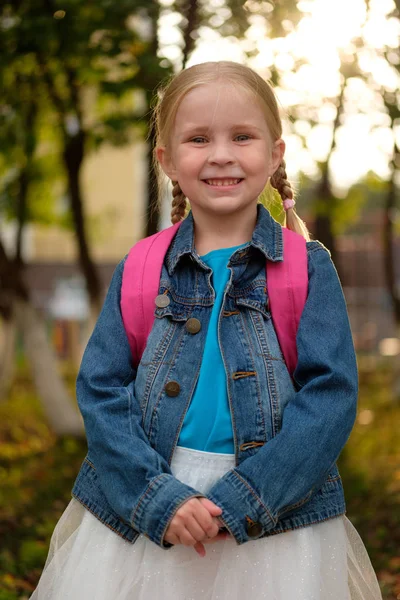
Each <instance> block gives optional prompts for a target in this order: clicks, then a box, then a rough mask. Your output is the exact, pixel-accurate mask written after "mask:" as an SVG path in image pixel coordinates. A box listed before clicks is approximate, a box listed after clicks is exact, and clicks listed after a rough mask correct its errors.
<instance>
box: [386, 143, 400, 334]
mask: <svg viewBox="0 0 400 600" xmlns="http://www.w3.org/2000/svg"><path fill="white" fill-rule="evenodd" d="M396 160H399V161H400V153H399V155H398V157H397V159H396V157H395V159H394V160H393V172H392V178H391V180H390V182H389V190H388V193H387V195H386V200H385V212H384V225H383V248H384V263H385V275H386V285H387V290H388V292H389V295H390V298H391V300H392V304H393V313H394V319H395V322H396V327H397V328H398V329H400V294H399V291H398V288H397V282H396V270H395V253H394V227H393V213H394V210H395V207H396V193H397V189H396V184H395V176H396V169H395V167H394V165H395V164H396Z"/></svg>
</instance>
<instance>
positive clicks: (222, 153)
mask: <svg viewBox="0 0 400 600" xmlns="http://www.w3.org/2000/svg"><path fill="white" fill-rule="evenodd" d="M234 161H235V156H234V153H233V151H232V148H231V147H230V145H229V144H227V143H225V142H220V143H214V144H211V145H210V153H209V155H208V162H209V163H211V164H212V163H214V164H229V163H232V162H234Z"/></svg>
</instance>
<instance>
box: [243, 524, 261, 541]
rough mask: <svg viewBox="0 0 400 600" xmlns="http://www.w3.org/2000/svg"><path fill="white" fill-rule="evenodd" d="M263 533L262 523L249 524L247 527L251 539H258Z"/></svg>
mask: <svg viewBox="0 0 400 600" xmlns="http://www.w3.org/2000/svg"><path fill="white" fill-rule="evenodd" d="M262 531H263V530H262V526H261V523H258V522H256V523H249V524H248V525H247V535H248V536H249V537H250V538H256V537H258V536H259V535H261V534H262Z"/></svg>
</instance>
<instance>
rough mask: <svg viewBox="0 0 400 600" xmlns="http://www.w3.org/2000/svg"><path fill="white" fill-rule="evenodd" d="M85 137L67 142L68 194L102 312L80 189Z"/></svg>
mask: <svg viewBox="0 0 400 600" xmlns="http://www.w3.org/2000/svg"><path fill="white" fill-rule="evenodd" d="M84 145H85V135H84V132H83V131H82V130H80V131H79V132H78V134H77V135H75V136H73V137H69V138H67V139H66V142H65V150H64V163H65V167H66V170H67V176H68V192H69V198H70V204H71V211H72V217H73V221H74V229H75V235H76V239H77V242H78V249H79V265H80V268H81V270H82V273H83V275H84V277H85V280H86V286H87V290H88V294H89V298H90V305H91V308H92V311H94V312H95V313H96V314H98V313H99V312H100V309H101V305H102V302H103V298H102V287H101V282H100V277H99V274H98V271H97V268H96V265H95V263H94V262H93V260H92V257H91V254H90V250H89V244H88V241H87V232H86V227H85V215H84V209H83V201H82V193H81V187H80V181H79V176H80V170H81V166H82V162H83V156H84Z"/></svg>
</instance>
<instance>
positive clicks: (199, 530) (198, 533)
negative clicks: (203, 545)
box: [185, 515, 208, 542]
mask: <svg viewBox="0 0 400 600" xmlns="http://www.w3.org/2000/svg"><path fill="white" fill-rule="evenodd" d="M185 526H186V529H187V530H188V531H189V533H190V534H191V536H192V537H194V539H195V540H196V541H197V542H201V541H203V540H204V539H205V538H206V537H208V533H207V531H206V530H205V529H204V527H203V526H202V524H201V523H200V522H199V519H198V518H197V515H194V516H193V517H190V518H187V519H186V523H185Z"/></svg>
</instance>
